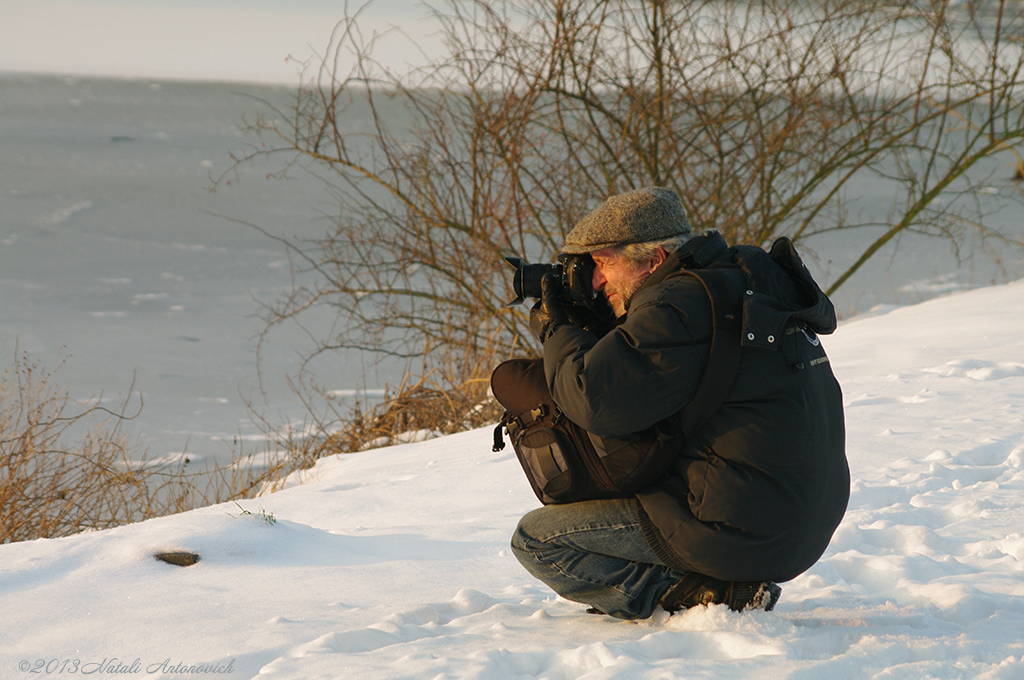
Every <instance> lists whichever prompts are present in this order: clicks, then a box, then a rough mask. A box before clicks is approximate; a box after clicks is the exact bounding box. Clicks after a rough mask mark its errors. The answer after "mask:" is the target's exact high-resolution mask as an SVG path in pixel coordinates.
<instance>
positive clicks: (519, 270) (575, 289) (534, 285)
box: [505, 253, 597, 309]
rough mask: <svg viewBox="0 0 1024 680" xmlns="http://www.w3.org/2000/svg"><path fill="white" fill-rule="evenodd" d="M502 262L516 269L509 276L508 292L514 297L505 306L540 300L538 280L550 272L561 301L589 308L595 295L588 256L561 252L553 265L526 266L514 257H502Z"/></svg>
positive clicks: (592, 271) (592, 262) (592, 273)
mask: <svg viewBox="0 0 1024 680" xmlns="http://www.w3.org/2000/svg"><path fill="white" fill-rule="evenodd" d="M505 261H506V262H508V263H509V264H510V265H512V266H513V267H515V269H516V272H515V274H513V276H512V291H513V292H514V293H515V294H516V298H515V299H514V300H512V301H511V302H509V303H508V306H509V307H515V306H516V305H521V304H523V302H525V300H526V298H540V295H541V287H540V286H541V280H542V279H543V278H544V276H545V274H547V273H549V272H550V273H552V274H553V275H554V278H555V281H556V282H557V283H558V288H559V291H558V297H559V299H560V301H561V302H563V303H564V304H566V305H583V306H584V307H587V308H588V309H593V306H594V299H595V298H596V297H597V293H596V291H594V289H593V286H592V285H591V281H592V280H593V276H594V260H593V259H591V257H590V255H569V254H566V253H562V254H560V255H559V256H558V263H556V264H529V263H527V262H526V261H525V260H523V259H521V258H518V257H506V258H505Z"/></svg>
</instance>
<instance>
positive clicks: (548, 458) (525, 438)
mask: <svg viewBox="0 0 1024 680" xmlns="http://www.w3.org/2000/svg"><path fill="white" fill-rule="evenodd" d="M738 271H739V269H738V267H736V266H735V265H725V266H721V267H715V268H709V269H700V270H682V271H680V272H679V274H678V275H689V276H694V277H696V278H697V279H698V280H699V281H700V282H701V284H703V286H704V289H705V291H706V292H707V294H708V297H709V299H710V301H711V310H712V318H713V319H714V328H713V331H712V341H711V352H710V355H709V357H708V364H707V366H706V367H705V369H704V374H703V375H702V376H701V381H700V384H699V386H698V388H697V392H696V394H695V395H694V398H693V399H692V400H691V401H690V402H689V403H688V404H687V405H686V406H685V407H683V409H682V410H681V411H680V412H679V413H678V414H676V415H674V416H672V417H670V418H667V419H665V420H663V421H661V422H659V423H656V424H655V425H653V426H651V427H650V428H648V429H647V430H644V431H643V432H639V433H637V434H634V435H631V436H630V437H629V438H627V439H624V440H613V439H605V438H602V437H598V436H596V435H594V434H591V433H589V432H587V431H586V430H584V429H583V428H581V427H579V426H578V425H576V424H575V423H573V422H572V421H571V420H569V419H568V418H567V417H566V416H565V414H564V413H562V411H561V410H560V409H559V408H558V406H557V405H556V404H555V402H554V401H553V400H552V398H551V394H550V392H549V390H548V386H547V381H546V379H545V376H544V362H543V359H511V360H509V361H505V362H502V363H501V364H499V365H498V366H497V367H496V368H495V369H494V372H493V373H492V374H491V391H492V392H493V393H494V397H495V398H496V399H497V400H498V403H500V404H501V405H502V406H503V407H504V409H505V412H504V415H503V416H502V419H501V421H500V422H499V423H498V425H497V427H496V428H495V430H494V446H493V450H494V451H501V450H502V449H504V448H505V441H504V437H503V436H502V428H505V430H506V431H507V433H508V435H509V438H510V439H511V441H512V447H513V449H515V452H516V456H517V457H518V458H519V463H520V464H521V465H522V468H523V471H524V472H525V473H526V477H527V479H529V481H530V485H531V486H532V487H533V491H534V493H535V494H536V495H537V498H539V499H540V501H541V503H543V504H545V505H549V504H557V503H572V502H576V501H583V500H591V499H598V498H623V497H628V496H631V495H633V494H635V493H637V492H638V491H640V490H642V489H643V488H644V487H646V486H648V485H650V484H652V483H653V482H655V481H657V480H658V478H660V477H661V475H662V474H663V473H664V472H665V471H666V470H667V469H668V467H669V465H671V463H672V461H673V460H674V459H675V457H676V455H677V453H678V452H679V450H680V449H681V447H682V444H683V442H685V441H686V439H688V438H689V437H692V436H693V435H694V434H695V433H696V432H697V430H699V429H700V428H701V427H702V426H703V425H704V423H705V422H707V420H708V419H709V418H710V417H711V415H712V414H713V413H714V412H715V411H717V410H718V408H719V406H721V405H722V403H723V402H724V401H725V398H726V396H727V395H728V393H729V390H730V388H731V387H732V384H733V382H734V381H735V378H736V369H737V367H738V365H739V355H740V334H739V329H740V320H739V319H737V318H736V315H735V314H733V313H731V311H730V309H731V307H732V305H729V304H727V302H728V301H730V300H738V299H741V297H742V290H743V288H745V285H744V282H743V277H742V276H737V272H738Z"/></svg>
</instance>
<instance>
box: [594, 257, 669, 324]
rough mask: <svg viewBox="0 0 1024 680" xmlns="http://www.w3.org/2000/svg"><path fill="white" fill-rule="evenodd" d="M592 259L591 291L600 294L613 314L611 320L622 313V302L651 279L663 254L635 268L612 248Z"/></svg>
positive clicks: (624, 303) (624, 304) (623, 309)
mask: <svg viewBox="0 0 1024 680" xmlns="http://www.w3.org/2000/svg"><path fill="white" fill-rule="evenodd" d="M590 256H591V257H592V258H594V278H593V280H592V282H591V283H592V285H593V286H594V290H596V291H599V292H602V293H604V296H605V297H606V298H607V299H608V304H610V305H611V307H612V309H613V310H615V316H623V315H625V313H626V301H627V300H629V298H631V297H633V293H635V292H636V291H637V289H639V288H640V286H641V284H643V282H644V281H645V280H646V279H647V277H648V276H650V275H651V272H653V271H654V270H655V269H656V268H657V267H658V265H659V264H661V262H662V260H664V259H665V258H664V254H662V256H661V257H659V258H654V259H652V260H650V261H648V262H644V263H640V264H636V263H633V262H630V261H629V260H628V259H626V258H625V257H623V256H622V255H621V254H620V253H618V252H617V251H616V250H615V249H614V248H604V249H602V250H595V251H594V252H593V253H591V254H590Z"/></svg>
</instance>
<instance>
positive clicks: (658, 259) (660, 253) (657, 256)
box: [649, 248, 668, 272]
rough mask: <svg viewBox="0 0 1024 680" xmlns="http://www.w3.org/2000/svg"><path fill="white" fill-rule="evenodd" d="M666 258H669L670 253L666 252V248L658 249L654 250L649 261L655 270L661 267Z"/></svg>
mask: <svg viewBox="0 0 1024 680" xmlns="http://www.w3.org/2000/svg"><path fill="white" fill-rule="evenodd" d="M666 259H668V253H667V252H665V249H664V248H658V249H656V250H655V251H654V254H653V255H651V259H650V260H649V262H650V263H651V271H652V272H653V271H654V270H655V269H657V268H658V267H660V266H661V263H662V262H664V261H665V260H666Z"/></svg>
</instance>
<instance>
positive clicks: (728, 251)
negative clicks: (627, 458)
mask: <svg viewBox="0 0 1024 680" xmlns="http://www.w3.org/2000/svg"><path fill="white" fill-rule="evenodd" d="M562 250H563V252H565V253H568V254H589V255H590V256H591V258H592V259H593V263H594V271H593V277H592V279H593V280H592V285H593V289H594V290H595V291H599V292H600V293H601V294H603V295H604V297H605V298H606V299H607V301H608V303H609V304H610V305H611V308H612V309H613V310H614V312H615V315H616V317H617V319H616V324H615V325H614V327H613V328H612V330H610V331H608V332H607V333H604V334H603V335H600V336H599V335H595V334H594V333H592V332H590V331H588V330H585V329H584V328H582V327H581V326H579V325H577V324H575V323H573V322H572V321H571V320H570V315H569V314H568V313H567V310H566V309H564V308H563V306H562V303H561V302H560V298H559V296H558V295H557V294H555V292H554V288H555V286H554V285H552V282H551V281H548V280H545V281H544V282H543V286H542V289H543V294H542V297H541V299H540V301H539V302H538V303H537V305H536V306H535V307H534V308H533V310H532V312H531V315H530V326H531V329H532V330H533V332H534V334H535V335H536V336H537V338H538V339H539V340H540V342H541V343H542V344H543V357H544V371H545V376H546V380H547V384H548V388H549V389H550V391H551V395H552V397H553V399H554V402H555V403H556V404H557V405H558V407H559V408H560V409H561V411H562V412H564V414H565V415H566V416H567V417H568V418H569V419H571V420H572V421H574V422H575V423H576V424H578V425H580V426H581V427H582V428H584V429H585V430H587V431H589V432H591V433H594V434H596V435H598V436H600V437H607V438H612V439H625V438H628V437H629V436H630V435H631V434H632V433H637V432H641V431H643V430H645V429H646V428H649V427H650V426H652V425H653V424H655V423H658V422H660V421H664V420H666V419H671V418H672V417H673V416H674V415H675V414H678V413H680V412H681V410H682V409H683V408H684V407H685V406H686V405H687V404H689V402H690V401H691V400H692V399H693V397H694V395H695V393H696V391H697V389H698V385H699V383H700V381H701V378H702V375H703V372H704V369H705V366H706V365H707V364H708V360H709V354H710V347H711V344H712V333H713V331H714V323H713V317H712V307H711V303H710V302H709V296H708V293H707V292H706V291H705V289H704V288H703V287H702V285H701V284H700V281H699V280H698V279H696V278H694V277H692V276H681V275H679V272H680V271H681V270H683V269H705V268H709V267H716V266H717V267H722V266H723V265H725V266H729V265H739V266H731V267H729V269H730V271H731V272H732V273H731V274H730V275H731V276H742V277H744V279H743V280H742V282H741V287H740V290H743V291H744V292H743V294H742V295H738V296H736V297H735V299H727V300H723V301H722V304H724V305H725V306H726V307H727V311H728V312H729V313H730V314H731V315H732V316H733V318H737V319H740V318H742V320H743V323H742V326H743V327H742V338H741V341H742V345H741V349H740V351H739V352H738V353H737V356H738V360H737V361H738V365H736V366H735V381H734V382H733V383H732V385H731V388H729V390H728V392H727V395H726V396H725V398H724V402H723V403H722V405H721V406H719V407H718V408H717V409H716V410H715V411H714V412H713V413H712V414H710V416H709V417H708V418H707V420H706V421H705V422H704V424H703V425H702V426H700V428H699V429H698V430H697V432H696V434H695V435H694V436H692V437H690V438H689V439H687V440H686V441H685V442H684V443H683V444H682V445H681V447H680V450H679V452H678V455H677V456H676V457H674V459H673V460H672V463H671V465H670V467H669V468H668V470H667V471H666V472H665V473H664V474H663V475H662V476H661V477H660V478H659V480H658V481H656V482H654V483H652V484H651V485H650V486H649V487H647V488H644V489H642V491H641V492H639V493H637V494H635V496H632V497H629V498H615V499H602V500H588V501H581V502H575V503H565V504H559V505H546V506H544V507H542V508H539V509H537V510H534V511H532V512H530V513H529V514H527V515H526V516H525V517H523V518H522V520H521V521H520V522H519V526H518V527H517V529H516V532H515V535H514V536H513V538H512V548H513V550H514V552H515V555H516V557H517V558H518V559H519V561H520V563H522V565H523V566H524V567H525V568H526V569H527V571H529V572H530V573H531V574H533V575H534V576H535V577H536V578H538V579H540V580H541V581H543V582H544V583H546V584H547V585H548V586H550V587H551V588H552V589H553V590H554V591H555V592H557V593H558V594H559V595H561V596H563V597H565V598H567V599H569V600H573V601H576V602H580V603H584V604H587V605H589V606H590V607H591V608H592V611H597V612H601V613H605V614H608V615H611V616H614V617H618V618H622V619H638V618H647V617H649V616H650V615H651V614H652V613H653V611H654V610H655V608H656V607H658V606H659V605H660V606H661V607H662V608H664V609H665V610H667V611H670V612H672V611H678V610H681V609H686V608H689V607H693V606H697V605H707V604H726V605H727V606H729V607H730V608H731V609H734V610H737V611H740V610H744V609H771V608H772V607H773V606H774V605H775V603H776V601H777V600H778V598H779V594H780V592H781V588H780V587H779V586H778V585H777V583H779V582H784V581H787V580H790V579H792V578H794V577H796V576H797V575H799V574H800V573H802V572H803V571H805V570H806V569H808V568H809V567H810V566H811V565H812V564H814V562H815V561H817V560H818V558H819V557H820V556H821V555H822V553H823V552H824V550H825V548H826V547H827V546H828V543H829V540H830V539H831V537H832V533H833V532H834V531H835V529H836V527H837V526H838V524H839V522H840V520H841V519H842V517H843V513H844V512H845V510H846V504H847V501H848V498H849V486H850V477H849V468H848V466H847V461H846V455H845V442H844V440H845V434H844V421H843V410H842V395H841V393H840V388H839V385H838V383H837V382H836V380H835V378H834V376H833V374H832V370H831V368H830V366H829V363H828V358H827V357H826V355H825V352H824V350H823V349H822V347H821V343H820V342H819V340H818V337H817V335H816V331H817V332H821V333H830V332H831V331H832V330H834V329H835V325H836V320H835V313H834V310H833V308H832V305H831V303H830V302H829V301H828V298H827V297H825V295H824V294H822V293H821V291H820V289H819V288H818V287H817V285H816V284H814V283H813V281H811V279H810V275H809V274H807V273H806V270H804V269H803V267H802V265H800V264H799V262H798V261H797V262H796V264H797V266H795V267H786V266H781V265H780V264H779V263H778V261H777V259H776V258H772V257H769V256H768V254H767V253H765V251H763V250H761V249H760V248H753V247H740V248H736V247H734V248H730V247H728V245H727V244H726V242H725V240H724V239H723V238H722V236H721V235H720V234H719V233H717V232H715V231H704V232H700V233H693V232H692V230H691V227H690V224H689V221H688V220H687V217H686V214H685V212H684V210H683V207H682V205H681V203H680V201H679V199H678V197H677V196H676V195H675V193H673V192H671V191H669V190H667V189H663V188H659V187H648V188H645V189H640V190H637V191H631V192H628V193H625V194H621V195H618V196H613V197H611V198H609V199H608V200H607V201H605V203H604V204H602V205H601V206H600V207H598V208H597V209H596V210H594V211H593V212H592V213H590V214H589V215H587V216H586V217H585V218H584V219H583V220H581V221H580V222H579V223H578V224H577V225H576V226H575V228H574V229H573V230H572V231H571V232H570V233H569V235H568V236H567V238H566V240H565V244H564V246H563V249H562ZM773 251H774V249H773ZM797 269H800V270H802V271H796V270H797ZM719 332H725V331H721V330H720V331H719ZM729 332H732V333H738V332H740V331H737V330H731V331H729ZM734 363H735V362H734Z"/></svg>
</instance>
